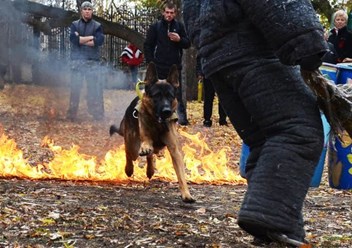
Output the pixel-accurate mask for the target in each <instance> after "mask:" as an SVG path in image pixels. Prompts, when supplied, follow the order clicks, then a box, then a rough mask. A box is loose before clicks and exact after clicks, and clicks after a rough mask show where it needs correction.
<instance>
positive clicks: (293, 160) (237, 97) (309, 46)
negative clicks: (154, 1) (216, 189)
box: [183, 0, 327, 242]
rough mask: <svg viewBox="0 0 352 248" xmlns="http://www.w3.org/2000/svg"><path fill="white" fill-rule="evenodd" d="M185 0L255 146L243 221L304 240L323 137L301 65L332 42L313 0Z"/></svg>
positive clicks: (197, 35)
mask: <svg viewBox="0 0 352 248" xmlns="http://www.w3.org/2000/svg"><path fill="white" fill-rule="evenodd" d="M183 3H184V8H183V9H184V13H183V14H184V20H185V25H186V29H187V31H188V34H189V35H190V38H191V41H193V43H194V45H195V46H196V47H197V49H198V51H199V56H200V57H201V58H202V60H201V64H202V69H203V72H204V74H205V77H208V78H209V79H210V80H211V81H212V83H213V85H214V87H215V90H216V92H217V94H218V96H219V99H220V102H221V104H222V106H223V107H224V109H225V111H226V113H227V115H228V116H229V118H230V120H231V122H232V124H233V125H234V127H235V129H236V131H237V132H238V134H239V135H240V137H241V138H242V139H243V141H244V143H245V144H247V145H248V146H249V147H250V155H249V157H248V160H247V164H246V178H247V182H248V189H247V192H246V195H245V197H244V199H243V202H242V206H241V209H240V211H239V213H238V224H239V226H240V227H241V228H243V229H244V230H245V231H247V232H248V233H250V234H252V235H254V236H255V237H256V238H258V239H261V240H265V241H271V240H277V239H278V236H280V237H283V235H286V236H287V237H289V238H291V239H294V240H296V241H299V242H303V240H304V238H305V232H304V228H303V219H302V207H303V201H304V199H305V196H306V194H307V191H308V188H309V185H310V181H311V178H312V176H313V174H314V169H315V166H316V165H317V164H318V160H319V157H320V154H321V151H322V148H323V141H324V138H323V128H322V121H321V118H320V112H319V109H318V107H317V105H316V98H315V96H314V95H313V94H312V92H311V91H310V90H309V89H308V88H307V86H306V85H305V83H304V81H303V79H302V77H301V75H300V68H301V69H304V70H314V69H317V68H318V67H319V66H320V65H321V57H322V56H323V55H324V53H325V52H326V50H327V44H326V41H325V40H324V36H323V27H322V26H321V24H320V23H319V20H318V19H317V16H316V13H315V11H314V9H313V7H312V5H311V3H310V1H308V0H302V1H290V0H272V1H262V0H252V1H248V0H228V1H221V0H214V1H201V0H185V1H184V2H183ZM296 65H300V67H299V66H296Z"/></svg>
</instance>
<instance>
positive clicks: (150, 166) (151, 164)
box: [147, 154, 155, 179]
mask: <svg viewBox="0 0 352 248" xmlns="http://www.w3.org/2000/svg"><path fill="white" fill-rule="evenodd" d="M154 168H155V157H154V155H153V154H152V155H148V156H147V177H148V178H149V179H151V178H152V177H153V175H154Z"/></svg>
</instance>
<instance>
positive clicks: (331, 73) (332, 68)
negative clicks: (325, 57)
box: [319, 63, 338, 83]
mask: <svg viewBox="0 0 352 248" xmlns="http://www.w3.org/2000/svg"><path fill="white" fill-rule="evenodd" d="M319 70H320V72H321V73H322V74H323V75H324V76H325V77H326V78H328V79H330V80H332V81H334V83H336V77H337V70H338V66H337V65H335V64H330V63H323V64H322V65H321V66H320V67H319Z"/></svg>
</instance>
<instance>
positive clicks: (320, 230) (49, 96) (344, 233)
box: [0, 85, 352, 248]
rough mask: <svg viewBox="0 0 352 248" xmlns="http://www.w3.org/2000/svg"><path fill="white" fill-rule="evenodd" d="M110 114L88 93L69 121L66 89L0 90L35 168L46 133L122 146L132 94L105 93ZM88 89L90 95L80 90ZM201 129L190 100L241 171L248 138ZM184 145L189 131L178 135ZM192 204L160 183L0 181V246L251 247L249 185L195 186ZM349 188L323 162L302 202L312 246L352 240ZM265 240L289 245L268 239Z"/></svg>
mask: <svg viewBox="0 0 352 248" xmlns="http://www.w3.org/2000/svg"><path fill="white" fill-rule="evenodd" d="M104 94H105V110H106V118H105V120H104V121H100V122H97V121H93V120H92V119H91V118H90V116H89V115H88V114H87V111H86V107H85V101H84V97H82V101H81V107H80V114H79V121H78V122H75V123H71V122H68V121H66V120H65V118H64V117H65V111H66V109H67V103H68V91H67V89H65V88H55V89H53V88H46V87H39V86H28V85H16V86H13V85H6V88H5V89H4V90H3V91H2V92H0V106H1V108H0V123H1V126H2V130H3V131H2V132H3V133H4V134H6V135H7V136H8V137H9V138H11V139H14V140H15V142H16V143H17V146H18V148H19V149H21V150H22V151H23V156H24V157H25V158H27V159H28V161H29V163H30V164H31V165H33V166H35V165H36V164H38V163H42V162H48V161H51V159H52V158H53V153H52V152H51V151H50V150H49V149H48V148H47V147H43V146H41V144H42V140H43V138H44V137H45V136H49V137H50V138H52V139H53V140H55V144H57V145H59V146H61V147H62V148H63V149H69V148H70V147H72V144H75V145H77V146H79V151H80V152H81V153H83V154H88V155H91V156H95V157H96V158H97V161H100V160H101V159H103V158H104V156H105V154H106V153H107V152H108V151H109V150H110V149H112V148H114V147H118V146H119V145H121V144H122V143H123V139H122V138H121V137H118V136H115V137H112V138H110V137H109V136H108V129H109V126H110V125H111V124H113V123H115V124H118V123H119V121H120V120H121V117H122V115H123V113H124V110H125V108H126V106H127V105H128V103H129V102H130V101H131V99H132V98H133V97H134V95H135V94H134V92H129V91H118V90H106V91H105V93H104ZM83 96H84V93H83ZM216 109H217V108H216V104H215V105H214V113H215V114H214V121H213V122H214V125H213V127H212V128H204V127H203V126H202V103H198V102H189V103H188V114H189V118H190V122H191V125H190V126H188V127H184V128H182V130H184V131H186V132H188V133H191V134H195V133H197V132H201V134H202V136H203V137H204V139H205V140H206V142H207V144H208V146H209V148H210V149H212V150H214V151H216V150H218V149H219V148H221V147H224V146H228V147H230V150H228V151H227V157H228V165H229V167H231V168H233V169H234V170H238V163H239V157H240V149H241V141H240V139H239V138H238V136H237V134H236V133H235V131H234V130H233V129H232V128H231V127H223V126H219V125H218V124H217V123H216V120H217V112H216ZM181 142H182V143H183V144H184V143H186V142H187V140H186V139H185V138H181ZM190 188H191V193H192V194H193V196H194V197H195V198H196V199H197V202H196V203H195V204H185V203H183V202H182V201H181V200H180V196H179V190H178V187H177V184H175V183H170V182H165V181H162V180H151V181H144V182H133V181H130V182H127V183H123V184H114V183H111V182H110V183H102V182H100V183H99V182H81V181H60V180H28V179H27V180H25V179H21V178H2V179H1V180H0V205H1V206H0V247H126V248H127V247H214V248H215V247H254V246H253V244H252V237H251V236H250V235H248V234H246V233H245V232H243V231H242V230H241V229H240V228H239V227H238V225H237V223H236V217H237V216H236V214H237V212H238V210H239V208H240V204H241V200H242V198H243V195H244V193H245V190H246V185H243V184H241V185H210V184H200V185H197V184H190ZM351 205H352V198H351V191H349V190H344V191H342V190H336V189H332V188H330V187H329V184H328V181H327V171H326V169H325V171H324V175H323V178H322V183H321V185H320V187H319V188H311V190H310V191H309V193H308V196H307V199H306V201H305V208H304V217H305V221H306V222H305V227H306V230H307V240H309V241H310V242H311V243H312V244H313V246H314V247H351V246H352V236H351V232H350V231H351V219H352V218H351V217H352V216H351ZM263 247H283V246H280V245H277V244H275V245H268V246H263Z"/></svg>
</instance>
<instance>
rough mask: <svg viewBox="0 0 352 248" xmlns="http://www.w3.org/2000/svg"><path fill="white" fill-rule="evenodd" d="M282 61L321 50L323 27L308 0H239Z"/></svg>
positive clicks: (290, 61) (295, 60)
mask: <svg viewBox="0 0 352 248" xmlns="http://www.w3.org/2000/svg"><path fill="white" fill-rule="evenodd" d="M238 2H240V5H241V7H242V9H243V11H244V13H245V15H246V16H248V18H250V20H251V22H252V23H253V24H254V25H255V26H256V27H257V28H258V29H259V30H260V31H261V32H262V33H263V35H264V37H265V39H266V40H267V42H268V44H270V46H271V47H272V48H273V49H274V50H275V52H276V55H277V56H278V57H279V59H280V61H281V62H282V63H283V64H287V65H296V64H299V63H300V61H302V59H303V58H304V57H310V56H316V55H318V54H324V53H325V52H326V51H327V43H326V41H325V39H324V31H323V27H322V25H321V23H320V22H319V20H318V17H317V14H316V12H315V11H314V9H313V7H312V5H311V3H310V1H309V0H270V1H263V0H251V1H248V0H238Z"/></svg>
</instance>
